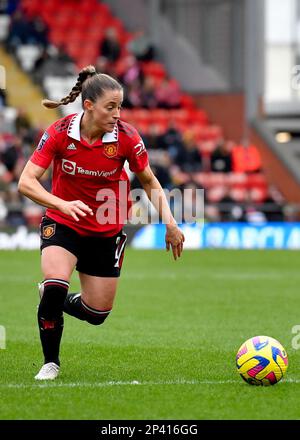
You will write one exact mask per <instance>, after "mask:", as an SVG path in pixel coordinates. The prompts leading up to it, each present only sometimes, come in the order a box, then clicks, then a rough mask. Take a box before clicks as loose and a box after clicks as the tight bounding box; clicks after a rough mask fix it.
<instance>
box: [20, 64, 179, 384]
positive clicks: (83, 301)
mask: <svg viewBox="0 0 300 440" xmlns="http://www.w3.org/2000/svg"><path fill="white" fill-rule="evenodd" d="M80 93H81V95H82V106H83V111H82V112H81V113H79V114H75V115H74V114H73V115H69V116H66V117H64V118H62V119H60V120H58V121H56V122H54V124H52V125H51V126H50V127H49V128H48V129H47V131H45V133H44V134H43V136H42V138H41V140H40V142H39V144H38V146H37V148H36V150H35V152H34V153H33V155H32V156H31V158H30V160H29V161H28V163H27V164H26V166H25V168H24V170H23V173H22V175H21V177H20V180H19V191H20V192H21V193H22V194H24V195H25V196H27V197H29V198H30V199H31V200H33V201H35V202H36V203H39V204H40V205H42V206H45V207H47V210H46V214H45V216H44V217H43V219H42V222H41V267H42V272H43V275H44V281H43V283H42V285H41V286H40V296H41V301H40V305H39V308H38V324H39V330H40V339H41V344H42V349H43V353H44V365H43V366H42V368H41V370H40V371H39V373H38V374H37V375H36V376H35V379H37V380H49V379H55V378H56V377H57V375H58V373H59V369H60V361H59V347H60V340H61V336H62V331H63V312H66V313H68V314H69V315H72V316H75V317H76V318H79V319H81V320H85V321H87V322H89V323H90V324H94V325H100V324H102V323H103V322H104V320H105V319H106V318H107V316H108V315H109V313H110V312H111V309H112V306H113V301H114V297H115V293H116V288H117V282H118V277H119V276H120V270H121V266H122V260H123V254H124V248H125V244H126V234H125V233H124V232H123V230H122V227H123V225H124V222H125V219H126V215H127V210H128V208H129V206H128V191H129V179H128V176H127V174H126V172H125V170H124V162H125V160H127V161H128V163H129V167H130V169H131V171H133V172H134V173H135V174H136V176H137V177H138V179H139V181H140V182H141V185H142V186H143V188H144V190H145V191H146V193H147V195H148V197H149V199H150V200H151V193H153V190H156V193H158V194H159V197H155V198H153V200H152V203H153V205H154V207H155V208H156V209H157V210H158V212H159V214H160V217H161V218H162V219H163V221H164V223H166V237H165V239H166V248H167V250H169V249H170V247H171V248H172V251H173V256H174V259H175V260H176V259H177V258H178V257H180V255H181V253H182V249H183V242H184V236H183V234H182V232H181V231H180V229H179V228H178V226H177V224H176V222H175V220H174V218H173V216H172V214H171V211H170V209H169V206H168V203H167V200H166V198H165V195H164V192H163V190H162V187H161V185H160V183H159V182H158V180H157V179H156V177H155V176H154V174H153V173H152V171H151V168H150V166H149V163H148V156H147V152H146V149H145V146H144V144H143V141H142V139H141V137H140V136H139V134H138V132H137V131H136V130H135V128H133V127H132V126H131V125H130V124H127V123H125V122H123V121H121V120H120V119H119V118H120V109H121V105H122V100H123V89H122V86H121V85H120V84H119V83H118V82H117V81H116V80H115V79H113V78H112V77H110V76H108V75H104V74H99V73H96V70H95V68H94V67H93V66H87V67H85V68H84V69H82V70H81V72H80V73H79V76H78V79H77V82H76V84H75V86H74V87H73V89H72V90H71V92H70V93H69V95H68V96H66V97H65V98H62V99H61V100H60V101H59V102H56V101H49V100H44V101H43V105H44V106H46V107H48V108H55V107H58V106H60V105H66V104H68V103H70V102H73V101H74V100H75V99H76V98H77V96H78V95H79V94H80ZM52 161H53V179H52V193H49V192H48V191H46V189H44V188H43V186H42V185H41V184H40V182H39V180H40V179H41V177H42V175H43V174H44V173H45V171H46V169H47V168H48V167H49V165H50V164H51V162H52ZM107 212H109V213H110V214H109V215H107ZM74 268H76V270H77V271H78V272H79V278H80V284H81V293H80V294H68V288H69V282H70V278H71V274H72V272H73V270H74Z"/></svg>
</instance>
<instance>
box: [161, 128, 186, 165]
mask: <svg viewBox="0 0 300 440" xmlns="http://www.w3.org/2000/svg"><path fill="white" fill-rule="evenodd" d="M159 145H160V148H163V149H165V150H168V152H169V154H170V156H171V159H173V160H174V159H175V157H176V156H177V154H178V152H179V151H180V150H181V149H183V141H182V136H181V133H180V131H179V130H178V128H177V126H176V122H175V121H173V120H170V122H169V126H168V129H167V131H166V132H165V133H163V134H162V135H161V136H160V137H159Z"/></svg>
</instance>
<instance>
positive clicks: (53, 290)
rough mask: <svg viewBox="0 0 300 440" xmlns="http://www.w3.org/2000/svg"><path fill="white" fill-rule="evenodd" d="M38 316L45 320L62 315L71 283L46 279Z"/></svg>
mask: <svg viewBox="0 0 300 440" xmlns="http://www.w3.org/2000/svg"><path fill="white" fill-rule="evenodd" d="M43 284H44V286H43V295H42V298H41V302H40V305H39V310H38V314H39V316H40V317H43V318H45V319H52V318H56V317H58V316H61V315H62V311H63V304H64V301H65V298H66V295H67V292H68V287H69V283H68V282H67V281H64V280H61V279H46V280H45V281H44V283H43Z"/></svg>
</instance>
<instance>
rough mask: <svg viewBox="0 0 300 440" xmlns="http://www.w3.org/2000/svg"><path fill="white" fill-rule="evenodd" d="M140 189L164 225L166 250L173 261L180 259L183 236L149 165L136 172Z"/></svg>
mask: <svg viewBox="0 0 300 440" xmlns="http://www.w3.org/2000/svg"><path fill="white" fill-rule="evenodd" d="M136 176H137V178H138V179H139V181H140V183H141V185H142V187H143V188H144V190H145V192H146V194H147V196H148V198H149V200H150V201H151V203H152V204H153V206H154V208H155V209H156V210H157V212H158V213H159V216H160V218H161V219H162V221H163V222H164V223H165V225H166V237H165V240H166V248H167V250H168V251H169V250H170V246H171V248H172V252H173V256H174V259H175V260H177V258H178V257H180V255H181V253H182V250H183V242H184V235H183V233H182V231H181V230H180V229H179V227H178V226H177V223H176V220H175V219H174V217H173V215H172V213H171V210H170V207H169V204H168V201H167V198H166V196H165V193H164V191H163V189H162V187H161V184H160V183H159V181H158V180H157V178H156V177H155V175H154V174H153V172H152V170H151V168H150V166H149V165H147V166H146V168H145V169H144V170H143V171H141V172H136Z"/></svg>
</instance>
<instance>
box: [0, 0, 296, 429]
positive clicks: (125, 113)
mask: <svg viewBox="0 0 300 440" xmlns="http://www.w3.org/2000/svg"><path fill="white" fill-rule="evenodd" d="M299 57H300V1H299V0H285V1H282V0H109V1H99V0H64V1H61V0H0V65H1V66H0V73H1V77H0V79H1V83H0V84H1V86H0V88H1V90H0V92H1V93H0V250H1V251H0V305H1V306H0V326H1V328H5V330H6V336H7V338H6V341H3V340H2V341H1V338H0V348H4V347H3V344H4V343H5V342H6V349H5V350H0V365H1V375H0V376H1V377H0V392H1V405H0V419H11V420H15V419H97V420H99V419H105V418H106V419H126V418H128V419H130V418H131V419H139V418H143V419H151V418H164V419H170V420H175V419H190V420H191V419H210V420H211V419H216V418H217V419H247V420H249V419H282V418H283V419H299V410H298V406H299V405H298V402H299V391H298V389H299V387H298V385H297V384H299V368H298V365H299V359H298V352H297V351H296V349H297V348H299V347H297V345H295V344H294V345H293V343H292V335H293V334H294V335H295V331H294V330H295V329H296V331H297V329H299V326H298V325H297V323H298V322H299V308H300V298H299V281H300V274H299V257H298V253H297V252H291V251H289V250H288V249H299V248H300V166H299V165H300V162H299V161H300V143H299V134H300V125H299V122H298V121H299V114H300V101H299V97H300V94H299V87H300V81H299V79H300V78H299V72H300V68H299V66H298V64H300V59H299ZM87 64H95V65H96V66H97V69H98V70H99V71H101V72H108V73H110V74H111V75H113V76H115V77H117V78H119V79H120V81H121V82H122V83H123V84H124V86H125V89H126V99H125V102H124V108H123V110H122V118H123V119H124V120H125V121H128V122H130V123H132V124H134V125H135V126H136V128H137V129H139V131H140V133H141V134H142V136H143V137H144V140H145V144H146V145H147V148H148V152H149V157H150V161H151V164H152V168H153V170H154V171H155V173H156V175H157V177H158V178H159V180H160V181H161V183H162V186H163V187H165V188H167V189H172V188H181V189H184V188H192V189H198V188H199V189H204V194H205V210H204V220H205V221H204V226H203V222H202V220H203V218H202V216H201V218H199V219H197V222H195V223H194V224H187V223H186V224H184V225H183V226H182V227H183V229H184V232H185V235H186V248H187V249H188V248H190V249H194V250H190V251H185V253H184V255H183V257H182V258H181V259H180V260H179V261H177V262H176V263H174V262H173V261H172V259H171V257H170V256H167V257H170V258H167V257H166V255H165V254H164V253H163V252H159V251H156V250H155V249H156V248H163V247H164V228H163V227H162V226H161V225H147V226H145V225H144V226H130V225H128V227H127V232H128V234H129V236H130V240H131V248H129V249H128V250H127V252H126V258H125V260H124V266H123V268H124V270H123V274H122V277H121V281H120V287H119V292H118V295H117V301H116V304H115V307H114V311H113V313H112V316H111V317H110V320H109V321H108V323H107V324H105V326H103V328H102V326H101V328H100V330H99V329H98V328H95V327H91V326H88V325H87V324H86V323H84V322H79V321H76V320H74V319H72V318H71V317H69V316H66V317H65V322H66V326H65V327H66V328H65V332H64V340H63V344H62V365H63V368H62V374H61V376H60V377H59V378H58V380H57V381H56V382H55V383H54V384H43V385H38V384H36V383H34V382H35V381H34V380H33V377H34V375H35V374H36V371H37V370H38V368H39V366H40V362H41V353H40V345H39V341H38V332H37V327H36V322H35V310H36V305H37V302H38V294H37V292H35V283H36V282H37V281H39V280H40V277H41V274H40V267H39V251H38V250H37V249H38V247H39V237H38V233H37V230H38V225H39V222H40V218H41V215H42V214H43V209H42V208H41V207H39V206H38V205H36V204H34V203H33V202H30V201H29V200H27V199H25V198H23V197H21V196H20V194H19V193H18V191H17V182H18V178H19V175H20V173H21V171H22V169H23V166H24V164H25V163H26V161H27V160H28V158H29V157H30V155H31V153H32V151H33V150H34V148H35V146H36V145H37V143H38V141H39V139H40V137H41V135H42V133H43V131H44V130H45V128H46V127H47V126H48V125H49V124H52V123H53V121H54V120H56V119H57V118H59V117H60V116H62V115H63V114H65V113H63V112H66V113H72V112H76V111H78V110H80V99H78V101H75V103H74V104H71V105H68V106H66V107H65V108H62V109H61V112H62V113H59V112H56V111H52V110H51V111H50V110H44V109H43V108H42V106H41V99H42V98H43V97H49V98H61V97H62V96H64V95H66V94H67V93H68V92H69V90H70V88H71V87H72V86H73V84H74V83H75V80H76V77H77V73H78V71H79V69H80V68H82V67H83V66H85V65H87ZM298 68H299V69H298ZM131 178H132V186H133V188H135V187H136V185H137V182H136V181H135V179H134V177H133V176H131ZM43 184H44V185H45V187H46V188H50V185H51V173H50V172H49V173H47V175H46V176H45V178H44V180H43ZM145 203H146V202H145ZM145 206H146V204H145ZM173 208H174V209H175V207H174V206H173ZM202 226H203V227H202ZM132 248H140V249H147V250H143V251H141V250H136V249H132ZM201 248H225V250H223V249H217V250H214V251H211V249H204V250H201V251H200V249H201ZM228 248H233V249H253V248H254V249H255V248H256V249H258V250H252V251H248V250H247V251H246V250H229V249H228ZM265 248H270V249H274V248H275V249H286V250H282V251H261V249H265ZM4 249H16V250H15V251H13V252H7V251H5V250H4ZM20 249H24V250H23V251H22V250H20ZM28 249H36V250H33V251H32V252H29V251H28ZM71 289H72V291H78V289H79V283H78V279H77V278H76V277H75V276H74V279H72V287H71ZM295 326H296V327H295ZM255 335H268V336H272V337H274V338H275V339H278V340H279V341H280V342H281V343H282V344H283V345H284V346H285V348H286V350H287V352H288V355H289V370H288V374H287V378H286V379H285V380H283V381H282V382H281V383H280V384H279V385H276V386H275V387H271V389H270V388H268V389H267V390H266V389H261V388H259V389H258V388H256V387H255V388H254V387H250V386H249V385H247V384H246V383H245V382H243V381H242V380H241V379H240V378H239V377H238V376H237V373H236V368H235V355H236V351H237V350H238V348H239V347H240V345H241V344H242V342H243V341H245V340H246V339H248V338H249V337H253V336H255ZM0 336H1V335H0ZM296 336H297V335H296ZM296 336H295V338H296ZM1 343H2V346H1ZM137 381H138V382H139V383H140V385H141V386H136V382H137ZM297 396H298V397H297ZM283 402H284V405H283ZM277 426H278V425H276V429H277ZM260 429H261V427H260ZM268 429H270V425H269V426H268ZM284 429H286V428H284ZM68 432H69V431H68ZM43 435H44V434H43Z"/></svg>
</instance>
